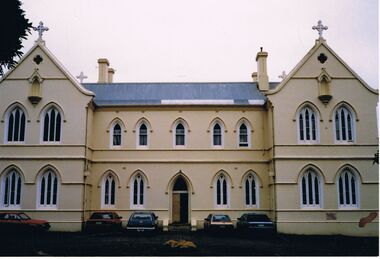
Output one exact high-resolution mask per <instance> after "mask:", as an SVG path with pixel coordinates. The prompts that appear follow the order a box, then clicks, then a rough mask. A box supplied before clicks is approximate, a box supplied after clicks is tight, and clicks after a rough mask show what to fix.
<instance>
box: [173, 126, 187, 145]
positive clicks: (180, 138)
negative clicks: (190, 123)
mask: <svg viewBox="0 0 380 259" xmlns="http://www.w3.org/2000/svg"><path fill="white" fill-rule="evenodd" d="M185 136H186V134H185V127H184V126H183V124H182V123H178V124H177V126H176V128H175V145H176V146H184V145H185V143H186V142H185Z"/></svg>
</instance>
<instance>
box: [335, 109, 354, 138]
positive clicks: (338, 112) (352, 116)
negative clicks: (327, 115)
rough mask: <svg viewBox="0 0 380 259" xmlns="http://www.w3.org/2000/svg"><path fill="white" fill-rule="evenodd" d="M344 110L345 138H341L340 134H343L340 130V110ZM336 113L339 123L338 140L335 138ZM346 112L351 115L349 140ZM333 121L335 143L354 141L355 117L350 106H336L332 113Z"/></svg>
mask: <svg viewBox="0 0 380 259" xmlns="http://www.w3.org/2000/svg"><path fill="white" fill-rule="evenodd" d="M342 110H344V111H345V112H344V113H345V117H346V118H345V120H344V121H345V123H346V130H345V134H346V140H342V135H343V131H342V126H341V111H342ZM337 114H338V119H339V121H338V123H339V138H340V139H339V140H338V138H337V120H336V115H337ZM347 114H349V115H350V116H351V125H350V126H351V137H352V139H351V140H348V127H347V125H348V122H347ZM333 116H334V117H333V122H334V140H335V143H336V144H352V143H355V141H356V123H355V121H356V118H355V114H354V112H353V111H352V109H351V108H349V107H347V106H346V105H341V106H339V107H338V108H336V109H335V111H334V113H333Z"/></svg>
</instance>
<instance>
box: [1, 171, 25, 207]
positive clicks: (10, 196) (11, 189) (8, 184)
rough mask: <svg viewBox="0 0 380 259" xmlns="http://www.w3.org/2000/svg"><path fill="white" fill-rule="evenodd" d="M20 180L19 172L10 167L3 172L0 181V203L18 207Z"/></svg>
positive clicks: (4, 205)
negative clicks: (0, 180)
mask: <svg viewBox="0 0 380 259" xmlns="http://www.w3.org/2000/svg"><path fill="white" fill-rule="evenodd" d="M21 189H22V180H21V176H20V174H19V173H18V172H17V171H16V170H14V169H12V170H10V171H9V172H7V173H6V174H5V176H4V177H3V179H2V183H1V205H2V206H3V207H19V206H20V202H21Z"/></svg>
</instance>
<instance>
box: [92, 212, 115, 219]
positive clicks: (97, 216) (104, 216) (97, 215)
mask: <svg viewBox="0 0 380 259" xmlns="http://www.w3.org/2000/svg"><path fill="white" fill-rule="evenodd" d="M90 219H113V216H112V214H111V213H94V214H92V215H91V217H90Z"/></svg>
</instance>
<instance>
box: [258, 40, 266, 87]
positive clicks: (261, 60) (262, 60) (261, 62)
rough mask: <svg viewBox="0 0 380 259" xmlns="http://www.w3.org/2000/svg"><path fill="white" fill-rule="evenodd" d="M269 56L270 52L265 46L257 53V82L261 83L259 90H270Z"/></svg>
mask: <svg viewBox="0 0 380 259" xmlns="http://www.w3.org/2000/svg"><path fill="white" fill-rule="evenodd" d="M267 57H268V52H264V51H263V48H262V47H261V48H260V52H258V53H257V55H256V62H257V82H258V83H259V90H261V91H268V90H269V79H268V73H267Z"/></svg>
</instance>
